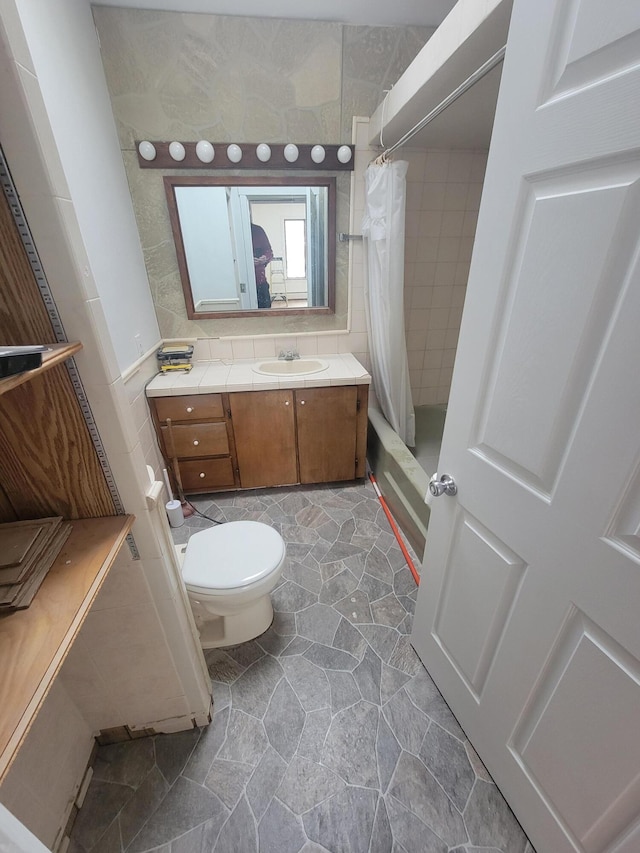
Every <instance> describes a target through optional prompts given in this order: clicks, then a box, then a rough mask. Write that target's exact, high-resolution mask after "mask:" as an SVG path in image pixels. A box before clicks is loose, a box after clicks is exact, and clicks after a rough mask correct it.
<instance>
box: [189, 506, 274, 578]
mask: <svg viewBox="0 0 640 853" xmlns="http://www.w3.org/2000/svg"><path fill="white" fill-rule="evenodd" d="M284 555H285V544H284V540H283V539H282V536H280V534H279V533H278V531H277V530H274V529H273V528H272V527H269V525H268V524H263V523H262V522H261V521H229V522H227V523H226V524H220V525H217V526H216V527H210V528H209V529H208V530H201V531H199V532H198V533H194V534H193V536H191V538H190V539H189V542H188V544H187V550H186V552H185V555H184V563H183V564H182V578H183V580H184V582H185V584H186V585H187V586H197V587H201V588H205V589H234V588H239V587H243V586H248V585H249V584H251V583H255V581H258V580H260V579H261V578H263V577H265V575H268V574H269V573H270V572H272V571H273V570H274V569H276V568H277V567H278V566H279V565H280V563H281V561H282V559H283V557H284Z"/></svg>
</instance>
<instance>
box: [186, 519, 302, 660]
mask: <svg viewBox="0 0 640 853" xmlns="http://www.w3.org/2000/svg"><path fill="white" fill-rule="evenodd" d="M176 550H177V552H178V556H179V558H180V560H181V564H182V578H183V580H184V583H185V586H186V588H187V595H188V596H189V601H190V602H191V609H192V611H193V615H194V618H195V621H196V626H197V628H198V631H199V632H200V643H201V645H202V648H203V649H215V648H218V647H220V646H236V645H238V644H239V643H245V642H247V640H252V639H253V638H254V637H257V636H259V635H260V634H262V633H263V632H264V631H266V630H267V628H268V627H269V625H271V622H272V621H273V605H272V604H271V597H270V595H269V593H270V592H271V590H272V589H273V588H274V586H275V585H276V584H277V583H278V580H279V578H280V575H281V574H282V569H283V567H284V560H285V555H286V546H285V544H284V540H283V538H282V536H280V534H279V533H278V532H277V531H276V530H274V529H273V528H272V527H269V525H268V524H263V523H262V522H260V521H229V522H227V523H226V524H221V525H219V526H217V527H211V528H209V529H207V530H202V531H200V532H199V533H194V534H193V536H191V538H190V539H189V541H188V543H187V544H186V545H178V546H176Z"/></svg>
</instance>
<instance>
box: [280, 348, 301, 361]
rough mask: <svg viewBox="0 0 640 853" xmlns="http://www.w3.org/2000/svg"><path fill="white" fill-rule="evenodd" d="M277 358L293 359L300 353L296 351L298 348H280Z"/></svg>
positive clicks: (298, 356)
mask: <svg viewBox="0 0 640 853" xmlns="http://www.w3.org/2000/svg"><path fill="white" fill-rule="evenodd" d="M278 358H281V359H283V360H284V361H293V360H294V358H300V353H299V352H298V350H295V349H288V350H283V349H281V350H280V355H279V356H278Z"/></svg>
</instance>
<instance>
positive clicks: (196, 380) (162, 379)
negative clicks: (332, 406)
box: [147, 353, 371, 397]
mask: <svg viewBox="0 0 640 853" xmlns="http://www.w3.org/2000/svg"><path fill="white" fill-rule="evenodd" d="M310 357H311V356H310ZM313 358H316V356H313ZM317 358H318V359H319V360H321V361H325V362H327V365H328V366H327V368H326V370H322V371H320V372H319V373H310V374H307V375H306V376H266V375H263V374H260V373H256V372H255V370H254V369H253V368H254V366H256V365H258V364H260V363H261V362H265V361H274V360H275V359H266V358H262V359H247V360H237V361H198V362H196V363H195V364H194V366H193V368H192V369H191V371H190V372H189V373H181V372H176V373H169V374H158V376H156V377H155V378H154V379H152V380H151V382H150V383H149V384H148V385H147V397H171V396H177V395H180V394H211V393H221V392H225V391H270V390H277V389H278V388H319V387H323V386H327V385H369V384H370V382H371V376H370V374H369V373H367V371H366V370H365V369H364V367H363V366H362V365H361V364H360V362H359V361H358V360H357V358H355V356H353V355H352V354H351V353H340V354H339V355H322V356H317Z"/></svg>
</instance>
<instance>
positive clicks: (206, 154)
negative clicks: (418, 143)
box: [138, 139, 351, 164]
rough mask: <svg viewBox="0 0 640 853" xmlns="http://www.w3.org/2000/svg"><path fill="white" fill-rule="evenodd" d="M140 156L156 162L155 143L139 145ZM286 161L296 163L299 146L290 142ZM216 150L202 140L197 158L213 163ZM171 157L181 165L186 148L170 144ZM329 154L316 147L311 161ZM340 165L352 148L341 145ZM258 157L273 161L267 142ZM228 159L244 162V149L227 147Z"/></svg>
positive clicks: (173, 143) (285, 156) (339, 149)
mask: <svg viewBox="0 0 640 853" xmlns="http://www.w3.org/2000/svg"><path fill="white" fill-rule="evenodd" d="M138 151H139V152H140V156H141V157H142V158H143V159H144V160H148V161H151V160H155V158H156V155H157V151H156V147H155V145H154V144H153V142H147V141H144V142H141V143H140V144H139V145H138ZM283 153H284V159H285V160H286V161H287V162H288V163H295V162H296V161H297V160H298V157H299V156H300V151H299V149H298V146H297V145H294V144H293V143H292V142H290V143H289V144H288V145H285V146H284V151H283ZM215 154H216V152H215V149H214V147H213V145H212V144H211V143H210V142H207V140H206V139H201V140H200V142H198V143H197V144H196V157H197V158H198V160H200V162H201V163H212V162H213V158H214V157H215ZM169 156H170V157H171V158H172V159H173V160H175V161H176V162H177V163H180V162H181V161H182V160H184V158H185V156H186V151H185V147H184V145H183V144H182V143H181V142H171V143H169ZM326 156H327V152H326V151H325V149H324V147H323V146H322V145H314V146H313V148H312V149H311V159H312V160H313V162H314V163H316V164H320V163H324V161H325V158H326ZM336 156H337V158H338V160H339V162H340V163H343V164H346V163H348V162H349V161H350V160H351V148H350V147H349V146H348V145H341V146H340V147H339V148H338V151H337V154H336ZM256 157H257V158H258V160H260V162H261V163H268V162H269V160H270V159H271V147H270V146H269V145H267V143H266V142H261V143H260V144H259V145H257V146H256ZM227 158H228V159H229V161H230V162H231V163H239V162H240V161H241V160H242V148H240V146H239V145H236V144H235V142H233V143H231V145H228V146H227Z"/></svg>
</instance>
